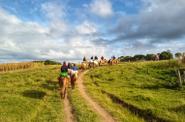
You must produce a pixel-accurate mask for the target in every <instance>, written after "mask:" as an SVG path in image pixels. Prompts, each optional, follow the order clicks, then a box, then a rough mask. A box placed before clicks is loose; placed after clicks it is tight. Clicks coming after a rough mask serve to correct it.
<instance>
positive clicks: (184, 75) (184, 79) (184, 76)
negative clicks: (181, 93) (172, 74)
mask: <svg viewBox="0 0 185 122" xmlns="http://www.w3.org/2000/svg"><path fill="white" fill-rule="evenodd" d="M183 84H185V71H184V72H183Z"/></svg>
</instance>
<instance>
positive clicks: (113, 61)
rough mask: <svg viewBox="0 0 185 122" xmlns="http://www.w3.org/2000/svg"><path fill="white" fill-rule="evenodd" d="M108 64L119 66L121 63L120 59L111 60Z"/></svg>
mask: <svg viewBox="0 0 185 122" xmlns="http://www.w3.org/2000/svg"><path fill="white" fill-rule="evenodd" d="M108 63H109V64H110V65H114V64H118V63H119V60H118V59H110V60H109V61H108Z"/></svg>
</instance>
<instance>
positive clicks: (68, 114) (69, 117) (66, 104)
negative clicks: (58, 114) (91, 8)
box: [64, 97, 74, 122]
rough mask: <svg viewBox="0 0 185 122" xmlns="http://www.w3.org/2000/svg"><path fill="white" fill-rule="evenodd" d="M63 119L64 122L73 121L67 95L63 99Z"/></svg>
mask: <svg viewBox="0 0 185 122" xmlns="http://www.w3.org/2000/svg"><path fill="white" fill-rule="evenodd" d="M64 120H65V121H64V122H74V116H73V113H72V107H71V105H70V102H69V99H68V98H67V97H65V99H64Z"/></svg>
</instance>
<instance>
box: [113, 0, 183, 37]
mask: <svg viewBox="0 0 185 122" xmlns="http://www.w3.org/2000/svg"><path fill="white" fill-rule="evenodd" d="M168 10H170V12H169V11H168ZM184 11H185V2H184V1H183V0H179V1H178V2H176V1H174V0H167V1H161V0H155V1H151V0H149V1H147V2H146V1H145V7H144V8H143V10H142V11H141V12H140V13H139V14H137V15H131V16H130V15H126V16H123V17H122V18H121V19H120V20H119V22H118V25H117V27H116V28H114V30H113V32H116V33H117V34H118V35H119V37H118V40H122V39H123V40H124V39H143V38H149V39H158V40H161V39H177V38H181V37H183V36H184V33H185V23H184V22H185V16H183V14H184Z"/></svg>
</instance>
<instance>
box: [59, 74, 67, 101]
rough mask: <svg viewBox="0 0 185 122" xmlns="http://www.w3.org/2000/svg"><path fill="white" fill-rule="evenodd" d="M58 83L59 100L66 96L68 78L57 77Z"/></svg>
mask: <svg viewBox="0 0 185 122" xmlns="http://www.w3.org/2000/svg"><path fill="white" fill-rule="evenodd" d="M58 81H59V86H60V96H61V98H63V99H64V98H65V97H66V94H67V88H68V84H69V78H68V77H63V78H62V77H59V78H58Z"/></svg>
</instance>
